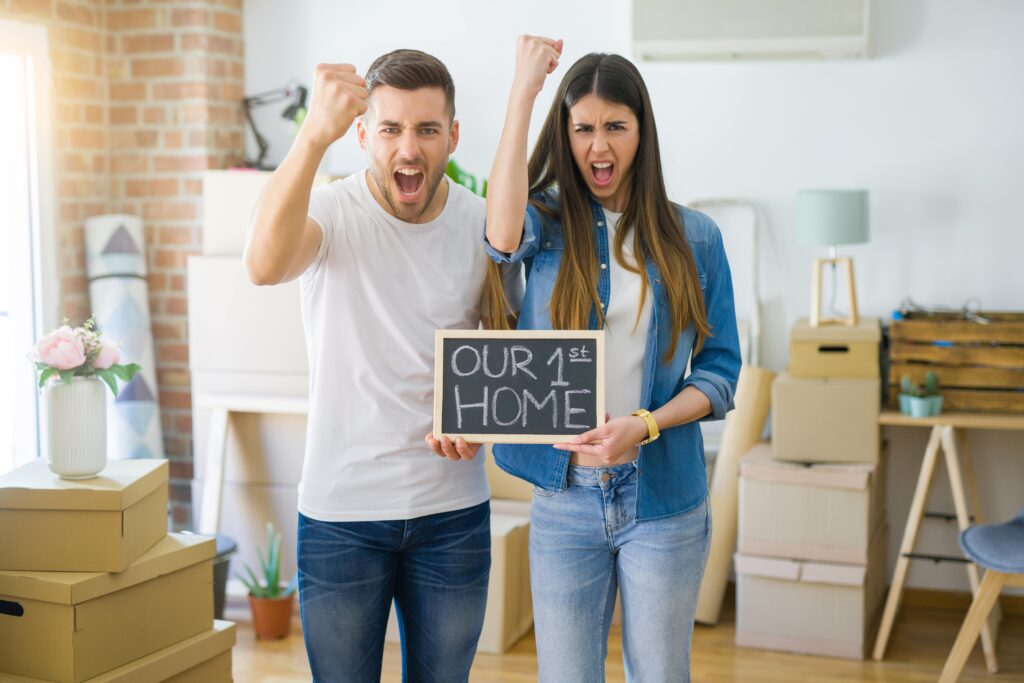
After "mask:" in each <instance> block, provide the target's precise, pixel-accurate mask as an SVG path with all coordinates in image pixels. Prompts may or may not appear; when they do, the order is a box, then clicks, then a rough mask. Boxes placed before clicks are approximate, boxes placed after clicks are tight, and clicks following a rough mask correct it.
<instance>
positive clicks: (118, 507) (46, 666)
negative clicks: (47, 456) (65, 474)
mask: <svg viewBox="0 0 1024 683" xmlns="http://www.w3.org/2000/svg"><path fill="white" fill-rule="evenodd" d="M167 477H168V466H167V461H166V460H113V461H110V462H109V463H108V465H107V467H106V469H104V470H103V472H101V473H100V475H99V476H97V477H93V478H91V479H84V480H80V481H68V480H63V479H60V478H59V477H57V475H55V474H53V473H52V472H50V470H49V467H48V466H47V463H46V462H45V461H43V460H36V461H33V462H30V463H28V464H26V465H24V466H22V467H19V468H17V469H15V470H13V471H12V472H10V473H8V474H6V475H4V476H2V477H0V682H3V683H15V682H17V683H33V682H37V681H50V682H54V683H82V682H83V681H88V682H90V683H97V682H100V681H102V682H104V683H114V682H121V683H127V682H128V681H174V682H175V683H191V682H199V681H202V682H203V683H227V682H229V681H231V680H232V678H231V648H232V646H233V645H234V643H235V626H234V624H231V623H229V622H224V621H217V622H215V621H214V618H213V558H214V554H215V543H214V540H213V539H212V538H206V537H202V536H191V535H182V534H168V533H167Z"/></svg>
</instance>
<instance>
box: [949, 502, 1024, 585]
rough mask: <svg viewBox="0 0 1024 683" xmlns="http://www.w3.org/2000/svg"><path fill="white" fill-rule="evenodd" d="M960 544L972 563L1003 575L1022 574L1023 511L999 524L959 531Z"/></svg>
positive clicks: (1023, 559)
mask: <svg viewBox="0 0 1024 683" xmlns="http://www.w3.org/2000/svg"><path fill="white" fill-rule="evenodd" d="M960 547H961V548H962V549H963V551H964V554H966V555H967V557H969V558H970V559H971V560H972V561H974V563H975V564H978V565H981V566H982V567H984V568H986V569H994V570H995V571H997V572H1003V573H1004V574H1024V510H1021V511H1020V514H1019V515H1017V517H1016V519H1012V520H1010V521H1009V522H1005V523H1003V524H981V525H979V526H972V527H971V528H969V529H965V530H964V531H963V532H962V533H961V534H960Z"/></svg>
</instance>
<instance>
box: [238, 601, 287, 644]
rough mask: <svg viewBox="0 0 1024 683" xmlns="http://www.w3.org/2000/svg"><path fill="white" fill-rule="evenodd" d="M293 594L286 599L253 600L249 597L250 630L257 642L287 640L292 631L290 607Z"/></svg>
mask: <svg viewBox="0 0 1024 683" xmlns="http://www.w3.org/2000/svg"><path fill="white" fill-rule="evenodd" d="M294 602H295V593H292V594H291V595H289V596H288V597H286V598H255V597H253V596H251V595H250V596H249V608H250V609H251V610H252V628H253V631H255V632H256V638H257V639H259V640H274V639H280V638H287V637H288V634H289V633H291V629H292V605H293V604H294Z"/></svg>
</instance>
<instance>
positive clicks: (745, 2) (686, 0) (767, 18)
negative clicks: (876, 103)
mask: <svg viewBox="0 0 1024 683" xmlns="http://www.w3.org/2000/svg"><path fill="white" fill-rule="evenodd" d="M869 13H870V0H633V48H634V53H635V55H636V56H637V57H638V58H640V59H646V60H666V61H695V60H734V59H835V58H844V57H867V56H868V46H869V41H868V38H869V33H870V32H869Z"/></svg>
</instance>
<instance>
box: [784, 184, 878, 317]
mask: <svg viewBox="0 0 1024 683" xmlns="http://www.w3.org/2000/svg"><path fill="white" fill-rule="evenodd" d="M796 235H797V240H798V241H799V242H800V243H801V244H804V245H807V246H815V247H817V246H827V247H828V248H829V256H828V258H827V259H821V258H818V259H814V264H813V266H812V268H811V320H810V322H811V325H812V326H813V327H818V326H820V325H830V324H831V325H835V324H839V325H856V324H857V320H858V319H857V292H856V289H855V288H854V279H853V259H852V258H850V257H849V256H846V257H843V258H837V257H836V246H837V245H840V244H859V243H861V242H867V241H868V192H867V190H801V191H800V192H797V194H796ZM825 264H829V265H830V266H831V267H832V305H831V306H830V308H831V310H830V311H829V315H830V316H834V315H835V292H836V268H837V266H839V265H840V264H843V265H845V266H846V275H847V285H848V290H849V313H848V314H847V315H846V317H822V312H821V275H822V273H821V271H822V267H823V266H824V265H825Z"/></svg>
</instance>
